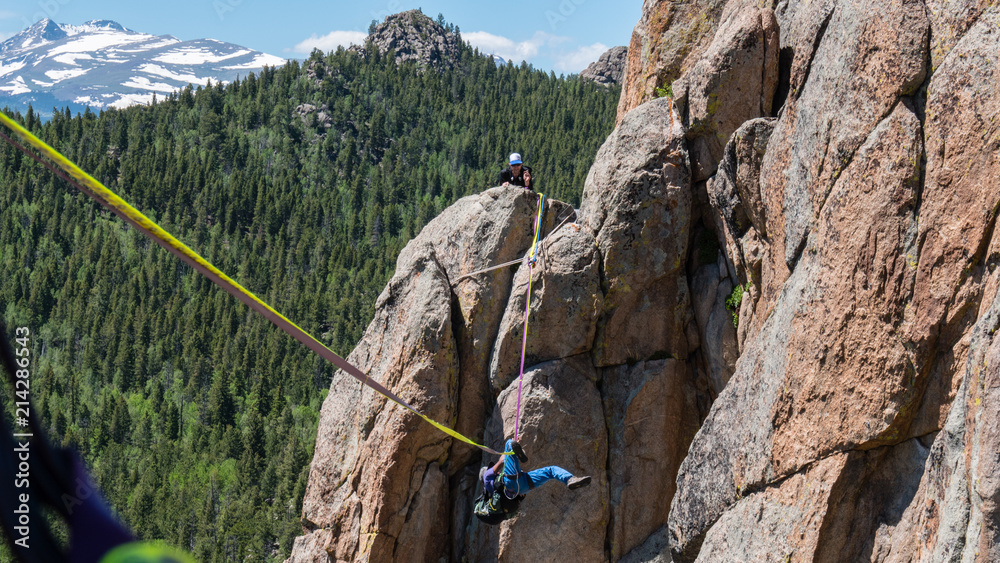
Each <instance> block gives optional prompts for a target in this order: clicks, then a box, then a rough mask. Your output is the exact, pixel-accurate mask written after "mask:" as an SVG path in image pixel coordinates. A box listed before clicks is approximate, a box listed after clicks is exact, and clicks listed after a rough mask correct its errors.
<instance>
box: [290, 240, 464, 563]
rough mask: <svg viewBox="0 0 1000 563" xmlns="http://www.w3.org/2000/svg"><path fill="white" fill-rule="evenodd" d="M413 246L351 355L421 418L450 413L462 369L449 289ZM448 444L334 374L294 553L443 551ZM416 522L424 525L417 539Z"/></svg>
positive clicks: (311, 557)
mask: <svg viewBox="0 0 1000 563" xmlns="http://www.w3.org/2000/svg"><path fill="white" fill-rule="evenodd" d="M420 246H421V248H420V251H419V252H414V253H413V254H412V257H411V258H409V259H402V260H401V261H400V263H399V267H400V268H399V273H398V274H397V275H396V276H394V277H393V279H392V280H391V281H390V282H389V285H388V287H386V289H385V291H383V292H382V295H380V296H379V299H378V301H377V302H376V305H375V306H376V316H375V320H374V321H372V323H371V325H369V327H368V330H367V331H366V332H365V335H364V337H363V338H362V340H361V342H360V343H359V344H358V346H357V348H355V349H354V351H353V352H352V353H351V355H350V356H349V357H348V361H350V362H351V363H352V364H354V365H355V366H358V367H359V368H360V369H361V370H363V371H364V372H365V373H366V374H368V375H369V376H370V377H372V378H373V379H376V380H378V381H379V382H380V383H382V385H384V386H385V387H387V388H389V389H390V390H392V391H393V392H395V393H396V394H397V395H399V396H400V397H401V398H403V399H404V400H406V401H407V402H409V403H410V404H411V405H413V406H414V407H415V408H417V409H419V410H421V411H422V412H424V413H426V414H427V415H428V416H430V417H432V418H434V419H435V420H451V419H453V418H455V415H456V402H457V391H458V389H457V382H458V367H459V366H458V354H457V347H456V344H455V338H454V334H453V331H452V319H451V291H450V288H449V285H448V278H447V276H446V275H445V272H444V270H443V269H442V268H441V266H440V264H439V263H438V262H437V260H436V255H435V252H434V250H433V248H432V247H430V246H429V245H427V244H426V243H424V244H421V245H420ZM450 446H451V438H449V437H448V436H446V435H444V434H441V433H439V432H437V431H436V430H435V429H434V428H433V427H431V426H430V425H428V424H423V423H422V422H421V421H420V419H419V418H417V416H416V415H414V414H413V413H411V412H410V411H408V410H405V409H402V408H397V407H396V406H395V404H394V403H390V402H388V400H387V399H385V398H383V397H381V396H380V395H378V394H377V393H375V392H374V391H373V390H372V389H370V388H368V387H364V386H362V385H361V383H360V382H358V381H357V380H355V379H354V378H353V377H349V376H347V375H345V374H341V373H338V374H337V375H335V376H334V378H333V383H332V385H331V387H330V395H329V397H328V399H327V400H326V401H325V402H324V403H323V410H322V412H321V414H320V424H319V432H318V435H317V441H316V453H315V455H314V457H313V461H312V465H311V467H310V473H309V475H310V478H309V486H308V489H307V490H306V496H305V499H304V500H303V508H302V523H303V527H304V529H305V531H307V532H308V533H307V535H306V536H303V537H300V538H297V539H296V545H295V549H294V551H293V553H292V558H291V561H295V562H298V561H322V560H323V555H324V554H323V552H326V553H327V554H330V556H332V557H333V558H335V559H337V560H353V559H367V560H373V561H389V560H408V561H413V560H421V559H422V557H423V555H424V554H425V553H428V552H431V553H437V552H441V551H443V550H444V546H443V545H440V544H439V543H436V542H440V541H441V538H446V537H447V527H448V526H447V519H446V518H443V516H444V515H445V514H447V500H448V487H447V484H448V480H447V477H446V476H445V475H444V474H443V473H442V464H443V463H444V462H445V461H446V460H447V457H448V451H449V448H450ZM442 509H444V511H445V512H444V513H441V510H442ZM415 527H426V528H428V529H426V530H425V533H423V534H420V537H417V538H414V537H413V535H414V528H415ZM404 540H406V541H404ZM317 548H319V550H321V551H320V552H319V553H317Z"/></svg>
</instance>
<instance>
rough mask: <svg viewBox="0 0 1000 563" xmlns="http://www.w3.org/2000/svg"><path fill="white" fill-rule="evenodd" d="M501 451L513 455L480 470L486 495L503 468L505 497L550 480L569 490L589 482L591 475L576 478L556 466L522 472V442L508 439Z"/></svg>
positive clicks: (490, 493) (524, 460)
mask: <svg viewBox="0 0 1000 563" xmlns="http://www.w3.org/2000/svg"><path fill="white" fill-rule="evenodd" d="M504 451H507V452H514V454H515V455H504V456H500V460H499V461H497V463H496V465H494V466H493V467H490V468H489V469H487V468H485V467H484V468H483V471H480V480H481V481H482V482H483V488H484V490H485V491H486V494H487V495H492V494H493V492H494V490H495V483H496V475H497V471H499V470H500V468H501V467H503V478H504V491H503V492H504V494H505V496H506V497H507V498H508V499H514V498H516V497H518V496H520V495H523V494H525V493H527V492H528V491H530V490H532V489H534V488H535V487H538V486H539V485H542V484H544V483H547V482H548V481H551V480H553V479H555V480H557V481H560V482H562V484H564V485H566V486H567V487H568V488H569V489H571V490H573V489H579V488H581V487H586V486H587V485H589V484H590V476H589V475H585V476H582V477H577V476H575V475H573V474H572V473H570V472H569V471H566V470H565V469H563V468H562V467H559V466H558V465H549V466H546V467H541V468H538V469H533V470H531V471H527V472H525V471H521V464H522V463H527V462H528V456H527V455H525V453H524V449H523V448H521V444H519V443H517V442H516V441H514V440H513V439H509V440H507V444H506V446H505V448H504Z"/></svg>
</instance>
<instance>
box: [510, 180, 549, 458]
mask: <svg viewBox="0 0 1000 563" xmlns="http://www.w3.org/2000/svg"><path fill="white" fill-rule="evenodd" d="M544 203H545V196H544V195H540V196H539V197H538V214H537V215H535V241H536V244H535V247H534V248H532V250H531V254H532V260H530V261H529V262H528V293H527V295H525V298H524V331H523V332H524V334H523V335H522V338H521V374H520V375H518V376H517V410H516V411H515V414H514V441H518V440H519V439H520V437H521V434H520V429H521V384H522V382H523V381H524V356H525V352H526V351H527V348H528V313H529V312H530V311H529V310H530V307H531V275H532V273H533V272H534V268H535V260H534V258H535V249H536V248H537V246H538V245H537V241H538V229H539V227H540V225H541V222H542V210H543V207H542V206H543V205H544Z"/></svg>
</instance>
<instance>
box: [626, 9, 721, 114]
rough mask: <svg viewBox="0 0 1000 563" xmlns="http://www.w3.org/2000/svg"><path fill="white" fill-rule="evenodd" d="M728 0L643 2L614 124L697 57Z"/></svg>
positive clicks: (654, 94)
mask: <svg viewBox="0 0 1000 563" xmlns="http://www.w3.org/2000/svg"><path fill="white" fill-rule="evenodd" d="M726 4H727V2H726V0H710V1H708V2H675V1H673V0H644V1H643V4H642V18H641V19H640V20H639V23H638V24H636V26H635V29H634V30H633V31H632V39H631V41H630V42H629V45H628V64H627V66H626V67H625V79H624V82H623V83H622V95H621V98H619V100H618V117H617V118H616V119H615V124H616V125H618V124H621V122H622V120H623V119H625V114H627V113H628V112H629V111H631V110H632V109H633V108H636V107H638V106H639V105H641V104H643V103H645V102H647V101H649V100H651V99H653V98H654V97H657V93H656V90H657V88H663V89H664V90H666V89H667V88H669V87H670V85H671V84H672V83H673V81H674V80H676V79H677V78H679V77H680V75H681V73H682V72H683V71H685V70H687V69H688V68H690V67H691V65H692V64H694V62H695V61H697V60H698V57H699V55H700V54H701V52H702V51H703V50H704V49H705V48H706V47H708V44H709V42H711V40H712V38H713V37H714V36H715V30H716V27H717V26H718V21H719V18H720V17H721V16H722V12H723V8H724V7H725V6H726Z"/></svg>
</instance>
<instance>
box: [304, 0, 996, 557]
mask: <svg viewBox="0 0 1000 563" xmlns="http://www.w3.org/2000/svg"><path fill="white" fill-rule="evenodd" d="M628 57H629V59H628V72H627V73H626V78H625V83H624V84H623V94H622V101H621V105H620V110H621V108H625V110H624V111H620V114H619V124H618V127H617V128H616V129H615V131H614V132H613V133H612V134H611V135H610V136H609V138H608V139H607V141H606V142H605V143H604V145H603V146H602V147H601V149H600V151H599V153H598V155H597V158H596V160H595V163H594V165H593V167H592V169H591V171H590V174H589V176H588V178H587V181H586V184H585V186H584V195H583V200H582V202H581V205H580V210H579V216H578V217H574V216H573V210H572V209H571V208H570V206H567V205H565V204H562V203H559V202H549V203H548V204H547V205H548V206H549V207H547V209H546V211H545V221H544V222H543V225H542V231H541V232H542V238H543V239H544V240H543V242H542V248H543V252H541V253H540V254H539V259H538V262H537V263H536V265H535V266H533V267H529V265H528V264H527V262H526V260H525V256H526V255H527V254H528V251H529V246H530V244H531V236H530V235H531V226H532V224H533V223H532V221H533V218H534V214H535V211H536V209H537V208H536V206H537V205H538V203H537V201H538V200H537V198H536V196H535V195H534V194H530V193H527V192H525V191H524V190H519V189H501V188H494V189H491V190H487V191H485V192H483V193H481V194H479V195H477V196H472V197H470V198H465V199H463V200H460V201H459V202H457V203H456V204H455V205H454V206H453V207H451V208H449V209H448V210H447V211H446V212H445V213H444V214H442V216H441V217H439V218H438V219H437V220H435V221H434V222H432V223H431V224H429V225H428V226H427V227H426V228H425V230H424V232H422V233H421V234H420V235H419V236H418V237H417V238H416V239H415V240H414V241H412V242H411V243H410V244H409V245H408V246H407V248H406V249H404V251H403V252H402V253H401V255H400V259H399V262H398V265H397V273H396V276H395V277H394V278H393V281H392V282H391V283H390V285H389V287H388V288H387V289H386V292H385V293H383V296H382V297H381V298H380V301H379V304H378V309H377V313H376V318H375V320H374V321H373V324H372V325H371V326H370V327H369V330H368V332H366V335H365V338H364V339H363V340H362V342H361V343H359V345H358V348H357V349H356V350H355V351H354V353H352V355H351V357H350V359H351V360H352V361H354V362H356V364H357V365H359V366H361V367H363V368H364V369H365V370H366V371H367V372H368V373H369V374H370V375H371V376H372V377H374V378H377V379H378V380H379V381H383V382H385V383H386V384H387V385H389V386H390V387H391V388H392V389H394V390H396V391H397V392H399V393H400V394H401V395H403V396H404V397H405V398H406V399H407V400H410V401H412V402H413V403H414V404H415V405H417V406H418V407H419V408H421V409H424V410H425V411H426V412H427V413H428V414H430V415H431V416H432V417H434V418H435V419H436V420H439V421H442V422H445V423H447V424H449V425H454V426H455V427H456V428H459V429H460V431H461V432H463V433H464V434H467V435H469V436H472V437H473V438H475V439H477V440H478V439H481V440H482V441H483V442H484V443H485V444H487V445H489V446H491V447H493V448H500V447H502V444H503V439H504V437H506V436H510V435H512V434H514V433H515V431H519V433H520V439H521V442H522V443H523V444H524V445H525V450H526V451H527V453H528V455H529V456H530V461H529V463H527V464H525V466H524V469H527V470H531V469H535V468H538V467H542V466H546V465H550V464H555V465H559V466H561V467H564V468H565V469H567V470H569V471H571V472H573V473H575V474H590V475H592V477H593V483H592V484H591V485H590V487H588V488H586V489H580V490H578V491H568V490H567V489H566V488H565V487H564V486H562V485H561V484H560V483H547V484H545V485H542V486H541V487H539V488H538V489H537V490H533V491H530V492H529V493H528V495H527V497H526V498H525V500H524V503H523V504H522V507H521V512H520V514H519V515H518V516H517V517H516V518H515V519H513V520H510V521H507V522H505V523H503V524H502V525H500V526H497V527H487V526H485V525H482V524H481V523H480V522H479V521H478V520H476V519H475V518H474V517H472V516H471V513H470V507H471V504H472V499H473V498H474V496H475V494H476V493H477V492H478V489H479V488H480V485H479V483H478V482H477V478H476V476H477V474H478V471H479V468H480V467H481V466H483V465H492V463H493V462H495V458H494V457H492V456H484V455H481V454H480V453H478V451H476V450H474V449H472V448H471V447H469V446H465V445H462V446H456V445H455V444H453V440H451V439H450V438H448V437H447V436H446V435H445V434H442V433H439V432H437V431H436V430H434V429H433V428H432V427H431V426H430V425H427V424H425V423H423V422H422V421H420V420H419V419H418V418H416V417H414V416H413V415H411V414H408V411H405V410H403V409H400V408H398V407H395V406H392V405H387V404H385V401H384V400H381V399H379V398H378V397H377V396H373V393H372V392H371V391H366V390H363V389H361V387H360V385H359V384H358V383H357V382H356V381H354V380H353V379H351V378H348V377H345V376H343V375H340V374H338V376H337V377H335V379H334V381H333V383H332V386H331V393H330V395H329V396H328V398H327V400H326V403H325V404H324V407H323V413H322V418H321V427H320V435H319V436H318V438H317V448H316V457H315V459H314V460H313V466H312V471H311V474H310V482H309V489H308V491H307V494H306V499H305V502H304V508H303V525H304V535H303V536H302V537H301V538H299V539H298V540H297V541H296V544H295V551H294V552H293V555H292V559H291V561H326V560H330V559H332V560H337V561H342V560H343V561H347V560H364V561H390V560H406V561H411V560H414V561H415V560H420V561H426V560H435V561H436V560H455V561H458V560H493V559H497V560H504V561H523V560H531V561H563V560H567V559H572V560H581V561H627V562H666V561H678V562H680V561H814V560H815V561H860V560H866V561H900V562H903V561H907V562H911V561H943V560H948V561H953V560H961V561H991V560H997V559H1000V550H998V548H997V546H998V545H1000V525H998V524H997V522H1000V508H998V506H1000V505H998V503H1000V478H998V477H997V475H1000V467H997V463H998V462H997V456H996V452H997V451H998V448H1000V423H998V422H997V421H998V420H1000V416H998V415H1000V407H998V405H1000V394H998V393H997V392H996V389H1000V383H998V381H1000V375H998V373H1000V368H998V367H997V366H1000V342H998V338H997V337H996V333H997V331H998V328H1000V267H998V266H1000V232H998V231H997V229H996V221H997V216H998V214H1000V157H998V154H1000V125H998V123H1000V88H997V85H998V77H1000V6H997V5H996V4H995V3H992V2H984V1H979V2H976V1H975V0H961V1H959V2H942V1H938V0H926V1H910V0H890V1H888V2H871V1H862V0H817V1H812V0H810V1H808V2H807V1H801V0H788V1H782V2H764V3H759V2H756V1H750V0H729V1H728V2H724V1H722V0H719V1H717V2H703V3H687V2H668V1H666V0H663V1H657V0H646V2H645V4H644V10H643V16H642V19H641V20H640V22H639V23H638V25H637V26H636V30H635V32H634V35H633V41H632V45H631V46H630V49H629V54H628ZM667 85H675V86H676V87H673V88H672V93H673V94H674V95H675V96H678V99H677V100H676V101H675V100H672V99H669V98H668V97H661V98H660V99H652V98H653V97H654V92H653V90H654V88H664V87H665V86H667ZM713 100H714V101H713ZM768 104H770V106H769V105H768ZM713 107H714V110H713ZM564 217H568V218H569V219H568V220H567V222H566V223H565V224H563V225H561V226H560V225H559V222H561V220H562V219H563V218H564ZM557 226H559V228H558V230H556V227H557ZM546 237H547V238H546ZM518 258H520V259H521V261H520V262H519V263H518V264H517V265H514V266H507V267H504V268H501V269H499V270H495V271H491V272H488V273H480V274H475V275H473V276H466V274H470V273H472V272H475V271H476V270H479V269H482V268H485V267H488V266H490V265H493V264H498V263H502V262H506V261H512V260H517V259H518ZM529 279H530V280H531V284H532V292H531V305H530V307H527V309H528V314H529V315H530V316H529V326H528V332H527V337H528V338H527V346H526V355H525V358H524V359H525V373H524V376H523V378H521V379H518V377H517V376H518V373H519V372H520V361H521V354H520V350H521V343H522V339H523V338H524V336H525V334H524V333H523V330H524V329H523V326H524V325H523V321H524V314H525V308H526V305H527V303H526V293H527V286H528V283H529ZM734 315H735V318H734ZM734 321H735V324H736V326H733V322H734ZM518 404H520V405H521V406H520V409H519V408H518V406H517V405H518ZM327 558H329V559H327Z"/></svg>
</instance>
